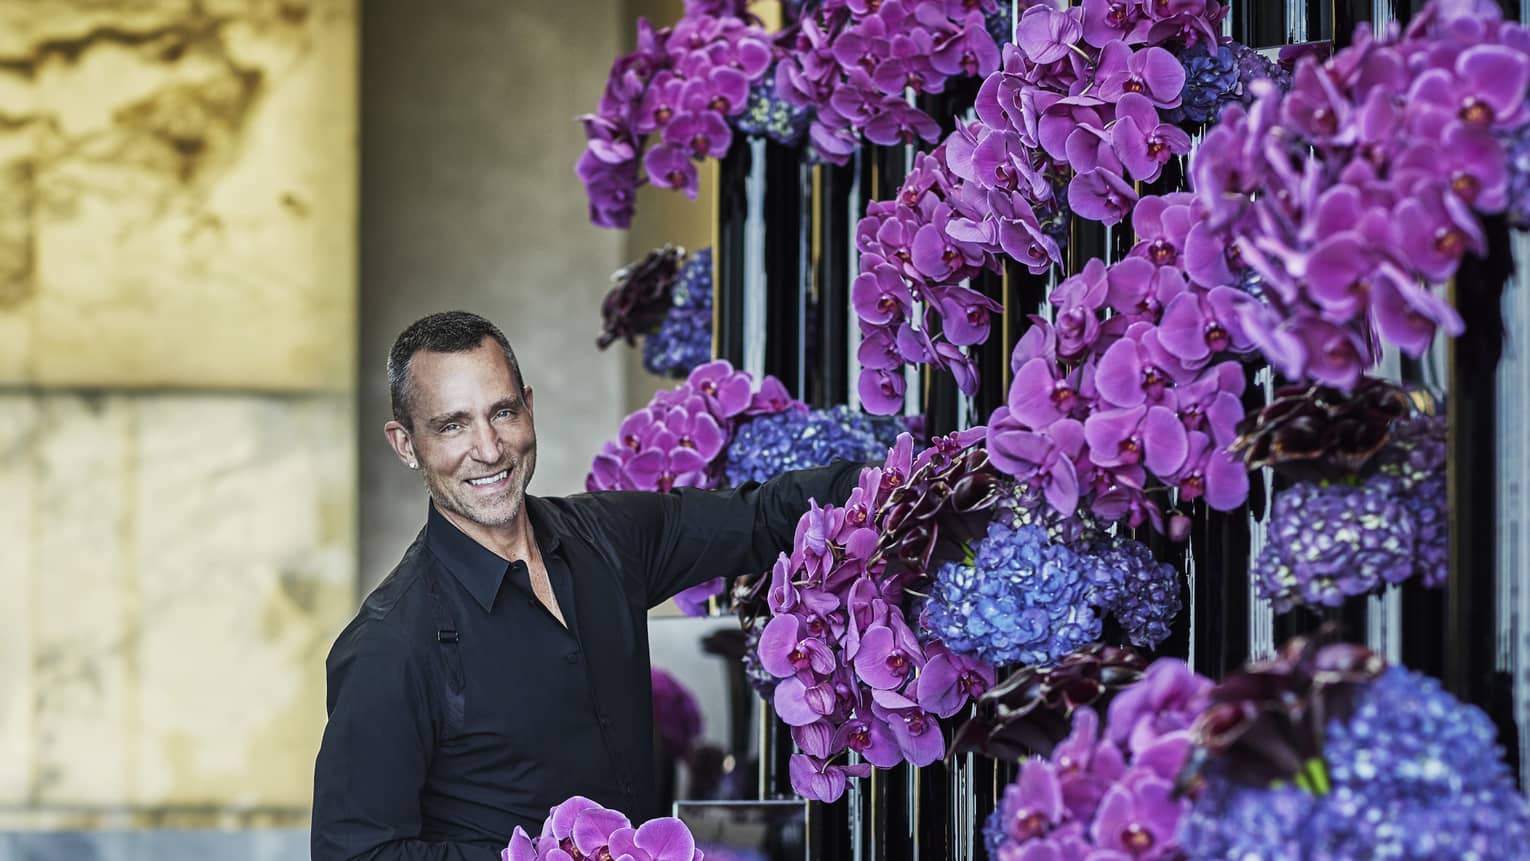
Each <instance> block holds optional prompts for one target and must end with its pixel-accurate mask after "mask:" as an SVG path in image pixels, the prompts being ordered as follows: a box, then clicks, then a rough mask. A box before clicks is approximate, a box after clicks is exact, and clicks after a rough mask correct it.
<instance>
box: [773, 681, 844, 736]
mask: <svg viewBox="0 0 1530 861" xmlns="http://www.w3.org/2000/svg"><path fill="white" fill-rule="evenodd" d="M772 699H773V704H774V705H775V708H776V715H777V716H778V717H780V718H781V720H782V721H783V722H784V723H786V725H787V726H806V725H808V724H812V723H817V722H818V721H820V720H823V718H824V717H825V716H826V715H831V714H833V713H834V709H835V707H836V706H837V705H838V699H837V697H836V694H835V692H834V686H833V685H832V684H829V683H827V682H819V683H817V684H814V685H807V684H804V683H803V681H802V679H800V678H798V677H796V676H791V677H789V678H785V679H782V680H781V683H780V684H779V685H776V692H775V695H774V696H773V698H772Z"/></svg>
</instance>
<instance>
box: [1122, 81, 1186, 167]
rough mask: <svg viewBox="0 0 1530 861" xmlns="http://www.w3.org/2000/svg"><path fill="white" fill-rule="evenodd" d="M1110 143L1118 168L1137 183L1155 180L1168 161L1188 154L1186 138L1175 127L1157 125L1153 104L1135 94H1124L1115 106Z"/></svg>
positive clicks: (1161, 123) (1182, 130)
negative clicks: (1118, 158)
mask: <svg viewBox="0 0 1530 861" xmlns="http://www.w3.org/2000/svg"><path fill="white" fill-rule="evenodd" d="M1110 140H1111V145H1112V146H1113V147H1115V150H1116V154H1117V155H1119V156H1120V157H1121V162H1122V164H1124V165H1126V169H1127V170H1129V171H1131V174H1132V177H1133V178H1135V179H1137V180H1139V181H1141V182H1153V181H1155V180H1157V179H1158V177H1159V175H1160V174H1161V173H1163V166H1164V165H1165V164H1167V163H1168V162H1169V159H1171V158H1173V157H1174V156H1176V155H1183V154H1185V153H1188V152H1189V151H1190V135H1189V134H1188V133H1186V132H1185V130H1184V129H1181V128H1179V127H1178V126H1175V125H1171V124H1169V123H1165V122H1159V119H1158V111H1157V109H1156V108H1154V107H1153V103H1152V102H1150V101H1148V98H1147V97H1146V96H1144V95H1141V94H1139V93H1130V92H1129V93H1126V94H1125V95H1123V96H1121V100H1120V101H1119V102H1117V103H1116V124H1115V126H1114V127H1112V129H1111V138H1110Z"/></svg>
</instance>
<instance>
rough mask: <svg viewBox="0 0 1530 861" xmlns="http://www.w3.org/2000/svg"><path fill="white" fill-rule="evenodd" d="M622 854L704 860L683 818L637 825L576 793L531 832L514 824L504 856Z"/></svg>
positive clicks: (512, 860)
mask: <svg viewBox="0 0 1530 861" xmlns="http://www.w3.org/2000/svg"><path fill="white" fill-rule="evenodd" d="M579 858H620V859H629V858H630V859H632V861H703V858H704V856H703V854H702V852H701V851H700V850H698V849H697V848H696V840H695V838H694V837H693V836H692V835H691V831H690V829H689V828H686V827H685V823H684V822H681V821H680V820H678V819H675V818H673V817H667V816H666V817H663V818H661V819H651V820H649V821H647V822H644V823H643V824H642V825H639V826H637V827H636V828H634V827H633V826H632V823H631V822H630V821H628V819H627V817H626V816H624V815H622V814H621V813H619V812H617V811H615V810H610V809H608V808H605V807H602V806H600V805H599V804H597V803H595V802H594V801H591V800H590V799H588V798H585V797H584V796H581V795H576V796H574V797H573V798H570V799H569V800H567V801H565V802H563V803H562V804H559V805H558V806H557V807H554V808H553V809H552V812H551V813H549V814H548V817H547V820H546V821H545V822H544V823H543V824H542V833H541V835H540V836H537V837H532V836H530V835H528V834H527V833H526V830H525V829H524V828H521V827H520V826H516V828H515V833H514V834H513V835H512V836H511V837H510V845H509V846H507V847H506V848H505V849H504V850H503V851H502V852H500V859H501V861H574V859H579Z"/></svg>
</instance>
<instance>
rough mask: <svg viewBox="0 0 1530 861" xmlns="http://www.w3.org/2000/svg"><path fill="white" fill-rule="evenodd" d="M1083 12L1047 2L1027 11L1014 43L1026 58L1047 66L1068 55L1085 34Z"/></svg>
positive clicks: (1016, 30)
mask: <svg viewBox="0 0 1530 861" xmlns="http://www.w3.org/2000/svg"><path fill="white" fill-rule="evenodd" d="M1080 11H1081V10H1078V9H1070V10H1067V11H1061V10H1058V9H1055V8H1052V7H1050V6H1047V5H1044V4H1043V5H1038V6H1032V7H1031V8H1029V9H1027V10H1025V13H1024V14H1022V15H1021V16H1020V20H1019V22H1017V23H1016V24H1015V42H1016V44H1018V45H1019V46H1020V50H1021V51H1022V52H1024V54H1025V58H1026V59H1028V60H1030V61H1031V62H1032V63H1035V64H1036V65H1038V66H1046V65H1050V64H1052V63H1055V62H1057V61H1058V60H1061V59H1062V58H1063V57H1066V56H1067V55H1068V53H1069V52H1070V51H1071V50H1073V46H1074V45H1076V44H1077V43H1078V40H1079V39H1081V38H1083V35H1084V25H1083V22H1082V21H1081V19H1080V14H1079V13H1080Z"/></svg>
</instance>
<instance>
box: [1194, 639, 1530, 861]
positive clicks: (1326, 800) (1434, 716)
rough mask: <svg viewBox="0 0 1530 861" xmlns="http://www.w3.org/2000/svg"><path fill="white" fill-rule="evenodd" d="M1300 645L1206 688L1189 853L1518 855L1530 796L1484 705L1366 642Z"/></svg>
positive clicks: (1529, 824) (1211, 856) (1211, 857)
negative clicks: (1392, 662) (1389, 661)
mask: <svg viewBox="0 0 1530 861" xmlns="http://www.w3.org/2000/svg"><path fill="white" fill-rule="evenodd" d="M1298 647H1299V648H1298V649H1297V650H1295V651H1297V652H1301V651H1303V649H1302V648H1301V644H1298ZM1305 652H1306V653H1305V654H1300V655H1299V657H1298V658H1297V659H1296V660H1292V653H1293V649H1292V648H1291V647H1289V646H1288V647H1287V649H1285V650H1283V654H1282V655H1281V656H1280V657H1279V658H1277V659H1275V660H1273V661H1269V662H1265V663H1264V664H1261V665H1256V666H1253V667H1250V668H1249V669H1248V670H1246V671H1245V672H1243V673H1240V674H1236V675H1234V676H1231V677H1229V678H1228V679H1227V680H1226V681H1224V682H1223V683H1222V684H1221V685H1219V686H1218V687H1217V688H1216V689H1215V690H1213V691H1212V693H1211V695H1210V699H1211V700H1212V703H1213V705H1212V707H1211V708H1208V709H1207V711H1206V712H1204V713H1203V714H1202V715H1201V717H1200V718H1198V719H1197V721H1196V724H1195V727H1194V728H1193V729H1192V733H1193V734H1194V735H1195V737H1196V742H1197V744H1198V745H1199V746H1200V747H1201V748H1202V749H1204V750H1205V751H1206V752H1207V756H1206V758H1204V759H1202V758H1199V757H1198V758H1196V759H1195V760H1193V761H1194V762H1200V763H1201V764H1200V765H1199V766H1192V769H1193V770H1196V771H1198V772H1199V773H1198V775H1197V782H1198V783H1199V784H1200V791H1199V792H1198V793H1197V794H1196V798H1195V800H1194V802H1193V806H1192V808H1191V810H1190V812H1189V814H1188V815H1187V816H1185V817H1184V818H1183V820H1182V821H1181V822H1180V827H1179V832H1178V835H1179V842H1180V848H1181V851H1182V852H1183V857H1185V858H1187V859H1190V861H1233V859H1243V858H1249V857H1259V858H1265V859H1270V861H1298V859H1303V861H1306V859H1313V861H1330V859H1331V861H1339V859H1350V858H1409V859H1439V861H1445V859H1456V858H1477V859H1482V861H1508V859H1511V858H1523V857H1524V852H1525V841H1526V840H1527V839H1530V805H1527V803H1526V800H1525V797H1524V796H1523V795H1521V794H1520V793H1519V792H1518V791H1516V789H1515V787H1514V780H1513V777H1512V773H1511V772H1510V770H1509V768H1508V767H1507V765H1506V764H1505V763H1504V761H1503V751H1502V749H1501V748H1500V747H1499V746H1498V744H1497V740H1496V735H1497V732H1496V730H1495V728H1494V726H1493V723H1492V721H1491V720H1490V719H1489V718H1488V716H1487V715H1486V714H1484V713H1483V712H1482V711H1481V710H1480V709H1477V708H1475V707H1473V706H1469V705H1465V704H1463V703H1461V702H1459V701H1457V700H1456V699H1455V698H1454V697H1452V696H1450V695H1449V694H1448V693H1446V692H1445V691H1444V690H1442V689H1441V687H1440V684H1439V682H1437V681H1436V680H1434V679H1431V678H1429V677H1427V676H1424V675H1422V674H1419V673H1414V672H1411V671H1409V670H1406V669H1404V668H1402V667H1396V666H1394V667H1386V666H1385V662H1384V661H1382V660H1381V659H1380V657H1379V656H1376V655H1374V654H1371V653H1369V652H1368V651H1367V650H1365V649H1363V648H1361V647H1358V646H1349V645H1345V644H1337V645H1334V646H1327V647H1324V648H1322V649H1318V650H1315V651H1312V650H1305Z"/></svg>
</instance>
